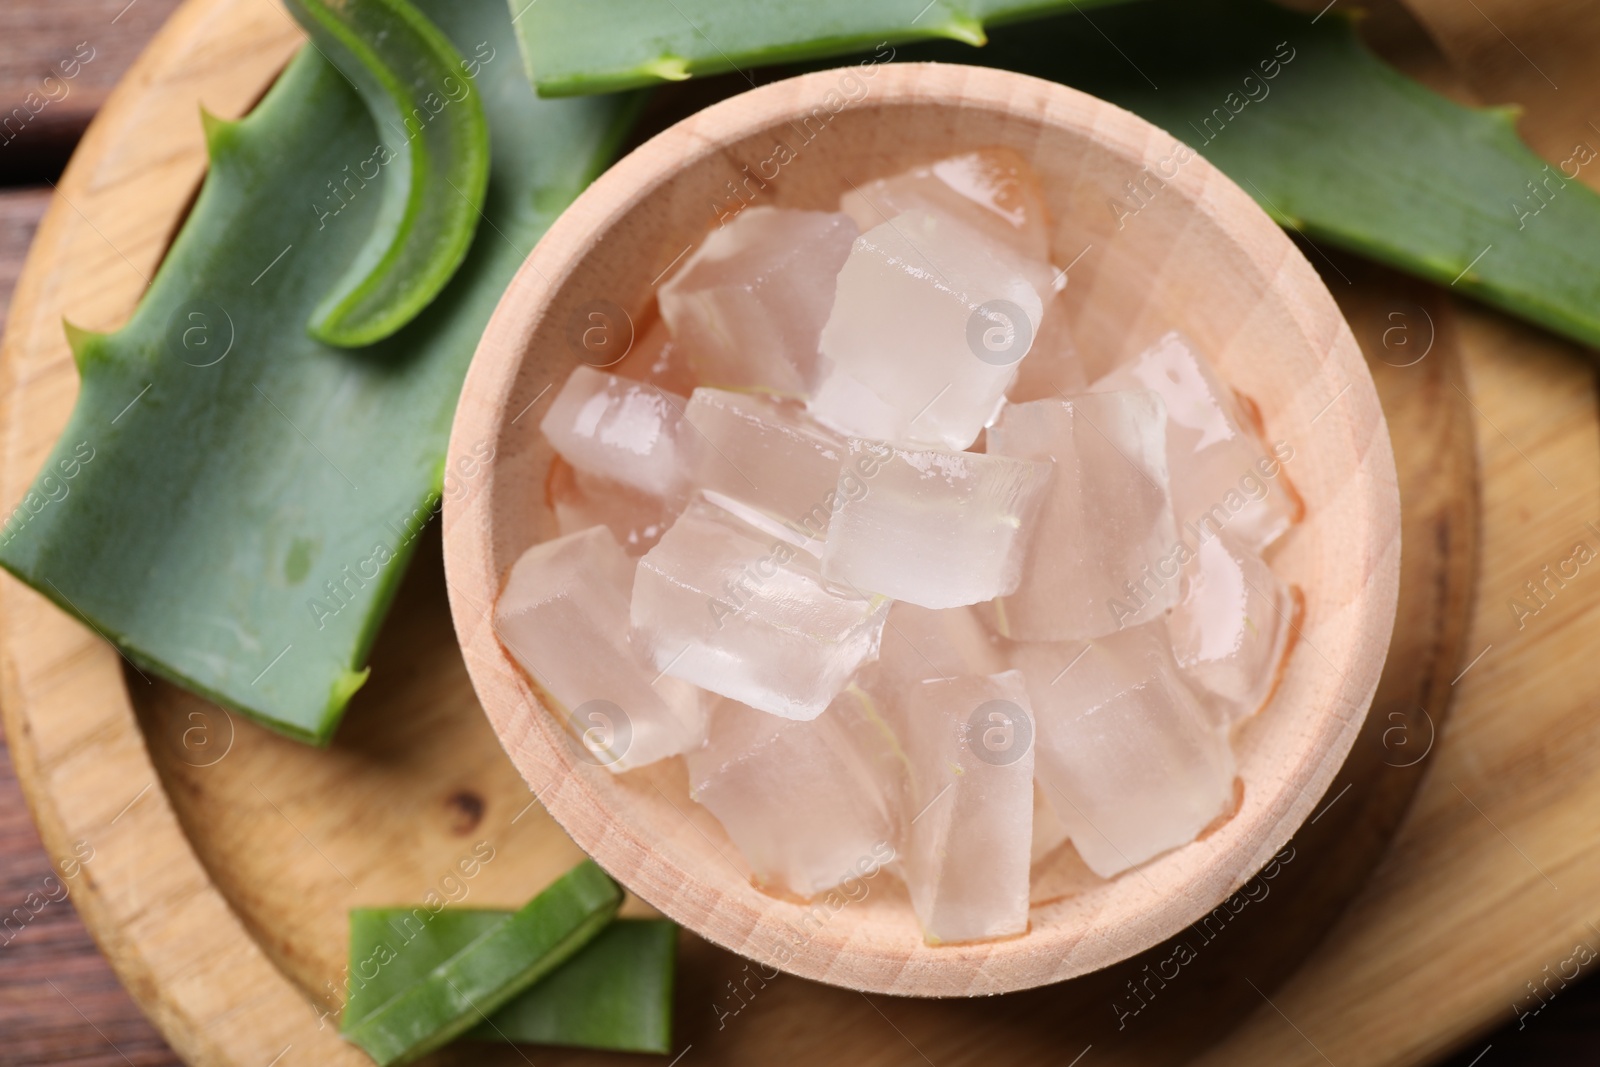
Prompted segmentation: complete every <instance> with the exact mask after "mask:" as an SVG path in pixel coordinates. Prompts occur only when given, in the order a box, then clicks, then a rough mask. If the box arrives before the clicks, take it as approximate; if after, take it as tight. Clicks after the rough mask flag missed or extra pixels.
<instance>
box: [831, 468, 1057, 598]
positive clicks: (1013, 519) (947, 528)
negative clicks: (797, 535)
mask: <svg viewBox="0 0 1600 1067" xmlns="http://www.w3.org/2000/svg"><path fill="white" fill-rule="evenodd" d="M846 465H847V467H848V468H849V469H850V470H852V471H854V472H857V473H862V472H870V473H862V477H861V483H860V489H859V491H853V490H852V488H851V487H850V486H846V485H844V484H843V483H842V482H841V484H840V486H839V494H838V497H837V500H836V502H835V509H834V513H833V522H832V524H831V525H830V526H829V529H828V540H827V544H826V545H825V546H824V548H823V551H822V573H823V574H824V575H825V576H826V577H827V578H828V579H829V580H830V581H834V582H839V583H841V584H843V585H846V586H847V587H850V588H854V589H859V590H862V591H867V592H873V593H880V594H882V595H884V596H887V597H892V598H893V599H895V600H904V601H907V602H909V603H912V604H916V605H919V606H921V607H925V608H953V607H960V606H961V605H963V604H976V603H979V602H980V601H985V600H989V599H991V598H993V597H996V596H1001V595H1004V594H1006V593H1009V592H1012V591H1014V590H1015V589H1016V588H1017V583H1018V582H1019V581H1020V579H1021V577H1022V562H1023V558H1024V555H1025V553H1026V552H1027V548H1028V541H1029V536H1030V534H1031V532H1032V525H1033V520H1034V517H1035V515H1036V514H1037V513H1038V510H1039V504H1040V501H1041V500H1042V499H1044V495H1045V490H1046V488H1047V487H1048V485H1049V482H1050V464H1049V463H1048V462H1034V461H1032V460H1028V459H1014V458H1010V457H1007V456H996V455H982V454H978V453H974V452H944V451H939V450H932V449H907V448H895V447H893V446H890V445H887V444H884V443H883V442H881V441H863V440H860V439H852V440H851V441H850V451H849V454H848V456H847V458H846Z"/></svg>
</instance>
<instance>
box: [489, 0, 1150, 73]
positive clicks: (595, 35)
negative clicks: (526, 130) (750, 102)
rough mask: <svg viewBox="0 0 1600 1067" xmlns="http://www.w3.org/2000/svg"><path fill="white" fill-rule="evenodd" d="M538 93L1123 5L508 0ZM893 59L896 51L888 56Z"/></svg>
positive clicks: (977, 31) (971, 40) (1105, 0)
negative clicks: (597, 3)
mask: <svg viewBox="0 0 1600 1067" xmlns="http://www.w3.org/2000/svg"><path fill="white" fill-rule="evenodd" d="M508 2H509V3H510V5H511V12H512V15H513V21H514V23H515V25H516V27H517V41H518V43H519V44H520V45H521V46H522V58H523V62H524V63H525V64H527V68H528V75H529V77H530V78H531V79H532V81H533V83H534V86H535V87H536V88H537V89H538V90H539V95H540V96H573V95H578V94H581V93H604V92H612V91H614V90H617V89H627V88H632V87H634V86H640V85H654V84H659V83H660V82H663V81H681V80H683V79H684V78H687V77H690V76H691V75H696V74H717V73H721V72H723V71H729V70H744V69H745V68H746V67H758V66H762V65H764V64H768V63H785V62H793V61H798V60H805V59H821V58H825V57H828V56H838V55H846V54H848V53H851V52H859V51H864V50H871V49H875V48H878V49H882V48H887V47H888V46H891V45H896V44H902V43H905V42H907V41H922V40H928V39H934V38H946V39H949V40H955V41H961V42H964V43H966V44H969V45H981V44H983V43H984V40H985V33H984V27H985V26H992V25H998V24H1000V23H1004V22H1010V21H1014V20H1016V19H1023V18H1030V17H1034V16H1037V15H1042V14H1050V13H1052V12H1057V11H1072V10H1075V9H1083V8H1091V7H1099V6H1102V5H1104V4H1109V3H1118V2H1120V0H808V2H806V3H795V2H792V0H746V2H743V3H734V4H730V3H727V2H726V0H607V2H606V4H605V6H604V17H603V18H602V17H599V15H600V14H601V12H599V11H598V10H597V9H596V6H595V5H594V4H593V3H592V2H591V0H537V2H533V0H508ZM889 54H892V50H890V53H889Z"/></svg>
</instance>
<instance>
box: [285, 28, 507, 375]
mask: <svg viewBox="0 0 1600 1067" xmlns="http://www.w3.org/2000/svg"><path fill="white" fill-rule="evenodd" d="M284 2H285V4H286V5H287V7H288V8H289V10H290V12H292V13H293V14H294V17H295V19H296V20H297V21H298V22H299V23H300V25H301V26H302V27H303V28H304V29H305V30H306V32H307V33H308V34H310V35H311V39H312V41H313V42H314V43H315V44H316V46H317V49H318V50H319V51H320V52H321V53H322V55H323V57H324V58H326V59H327V60H328V61H329V62H331V63H332V64H333V65H334V66H335V67H337V68H338V70H339V73H341V74H343V75H344V76H345V77H346V78H348V79H350V82H351V84H353V85H354V86H355V87H356V90H357V92H359V93H360V94H361V98H362V100H363V102H365V103H366V105H367V109H368V110H369V111H370V112H371V113H372V119H373V124H374V125H375V126H376V127H377V129H378V137H379V141H378V151H377V152H375V153H374V154H373V156H371V157H367V158H362V159H360V160H359V161H358V162H357V163H356V164H355V166H356V167H357V170H351V168H350V167H349V166H346V167H344V168H342V169H341V170H340V171H339V172H338V173H337V174H335V175H331V176H329V178H328V180H327V191H328V195H326V196H323V197H320V198H319V203H321V204H323V205H324V206H322V207H321V208H320V209H319V214H320V213H326V214H332V211H333V209H334V208H336V207H340V206H342V205H343V204H344V202H345V198H346V197H354V196H359V195H360V194H361V192H362V191H363V190H365V188H366V187H367V186H368V185H369V184H370V181H371V178H370V177H369V176H368V175H367V174H366V173H364V172H363V170H362V168H365V167H367V166H368V165H369V164H370V165H371V168H372V170H373V171H374V174H373V175H372V177H375V176H376V173H375V172H376V171H377V169H378V168H380V167H381V168H385V169H387V170H388V171H389V175H388V180H387V181H385V182H384V183H382V185H381V187H380V191H379V193H378V197H379V206H378V211H377V215H376V217H375V218H374V220H373V223H372V232H371V235H370V236H369V237H368V238H367V241H366V244H365V245H363V246H362V248H361V250H360V252H359V253H358V254H357V255H356V258H355V259H354V260H353V261H352V262H351V263H350V264H349V265H348V266H347V267H346V268H345V271H344V273H343V274H342V275H341V276H340V277H339V278H338V279H337V280H336V281H335V282H334V284H333V286H332V288H331V290H330V291H329V292H328V293H327V295H326V296H324V297H323V299H322V301H321V302H320V303H318V304H317V306H316V308H315V309H313V311H312V314H311V321H310V329H311V334H312V336H313V337H316V338H317V339H318V340H320V341H324V342H326V343H328V344H330V345H339V346H341V347H345V348H358V347H360V346H363V345H369V344H372V343H373V342H375V341H381V340H382V339H383V338H385V337H388V336H389V335H390V334H392V333H394V332H395V331H396V330H398V329H400V327H402V326H404V325H405V324H406V323H408V322H410V321H411V320H412V319H414V318H415V317H416V316H417V313H418V312H419V311H421V310H422V309H423V308H425V307H427V306H428V302H429V301H431V300H432V299H433V298H434V297H435V296H437V295H438V294H439V291H440V290H442V289H443V288H444V287H445V284H446V283H447V282H448V281H449V280H450V277H451V275H453V274H455V272H456V269H457V268H458V267H460V266H461V262H462V260H463V259H465V258H466V255H467V248H468V247H469V246H470V245H471V244H472V236H473V233H474V232H475V231H476V230H477V226H478V219H479V217H480V215H481V213H482V210H483V198H484V194H485V192H486V191H487V189H488V184H489V124H488V121H487V119H486V117H485V115H484V110H483V101H482V99H481V98H480V97H479V95H478V91H477V89H476V87H475V85H474V83H473V79H472V78H471V77H469V76H468V73H467V72H468V71H469V70H470V69H471V67H470V65H469V64H468V63H467V62H466V61H465V60H463V59H462V58H461V53H460V52H458V51H457V50H456V48H455V46H454V45H453V44H451V43H450V39H449V38H448V37H446V36H445V35H444V34H443V33H442V32H441V31H440V30H439V28H438V27H437V26H435V25H434V24H433V23H432V22H430V21H429V20H428V18H427V16H425V15H423V14H422V12H420V11H418V10H417V9H416V8H415V7H414V6H412V5H411V3H409V2H408V0H342V2H338V0H334V2H329V0H284ZM307 133H308V135H311V134H310V131H309V130H308V131H307Z"/></svg>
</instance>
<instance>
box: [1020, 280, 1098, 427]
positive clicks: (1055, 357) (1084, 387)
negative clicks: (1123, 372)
mask: <svg viewBox="0 0 1600 1067" xmlns="http://www.w3.org/2000/svg"><path fill="white" fill-rule="evenodd" d="M1088 391H1089V376H1088V372H1087V368H1086V366H1085V363H1084V359H1083V356H1082V355H1081V354H1080V353H1079V351H1078V346H1077V344H1076V342H1075V341H1074V340H1073V337H1072V329H1071V327H1070V326H1069V325H1068V318H1067V298H1066V295H1065V294H1064V293H1063V294H1061V295H1058V296H1056V297H1055V298H1054V299H1052V300H1051V301H1050V302H1049V303H1048V304H1046V305H1045V309H1044V322H1043V323H1042V324H1041V325H1040V327H1039V336H1038V337H1037V338H1036V339H1035V340H1034V342H1033V348H1032V349H1031V350H1030V351H1029V352H1028V358H1027V359H1025V360H1023V361H1022V362H1021V363H1019V364H1017V378H1016V381H1014V382H1012V383H1011V388H1010V389H1008V390H1006V396H1007V397H1008V398H1009V399H1010V400H1011V402H1012V403H1013V404H1025V403H1027V402H1028V401H1030V400H1062V399H1065V398H1066V397H1070V396H1075V395H1077V394H1079V393H1087V392H1088Z"/></svg>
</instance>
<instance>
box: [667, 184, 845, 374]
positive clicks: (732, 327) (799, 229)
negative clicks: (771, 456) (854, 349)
mask: <svg viewBox="0 0 1600 1067" xmlns="http://www.w3.org/2000/svg"><path fill="white" fill-rule="evenodd" d="M856 232H857V231H856V225H855V223H854V222H852V221H850V217H849V216H848V215H844V214H841V213H838V212H829V211H794V210H789V209H783V208H774V207H766V206H758V207H749V208H745V209H744V210H743V211H741V212H739V214H738V215H736V216H735V217H734V218H733V219H732V220H731V221H729V222H727V223H726V224H724V225H723V226H721V227H719V228H718V229H715V230H712V231H711V233H710V234H708V235H707V237H706V239H705V240H704V241H703V242H701V244H700V247H699V248H698V249H696V250H695V252H694V253H693V254H692V255H691V256H690V257H689V259H688V260H687V261H686V262H685V263H684V265H683V267H682V268H681V269H680V270H679V271H678V272H677V273H676V274H674V275H673V276H672V278H671V279H669V280H668V281H667V282H666V283H665V284H664V285H662V286H661V295H660V303H661V315H662V317H663V318H664V319H666V321H667V325H668V326H669V327H670V328H671V330H672V337H673V339H674V341H675V342H677V343H678V344H681V345H683V346H684V348H685V349H686V350H687V351H688V353H689V361H690V365H691V366H692V367H693V368H694V370H695V371H696V373H697V374H698V376H699V378H700V380H701V382H702V383H704V384H706V385H712V386H717V387H719V388H746V389H760V390H765V391H769V392H774V393H779V394H782V395H786V396H805V395H807V394H809V393H810V391H811V389H812V386H813V385H814V384H815V377H816V362H817V339H818V337H819V335H820V334H821V333H822V324H823V323H824V322H826V321H827V319H828V311H829V308H830V307H831V306H832V305H833V289H834V278H835V276H836V275H837V274H838V273H839V268H840V267H842V266H844V262H845V258H846V257H847V256H848V255H849V254H850V242H851V241H853V240H854V239H855V237H856Z"/></svg>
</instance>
